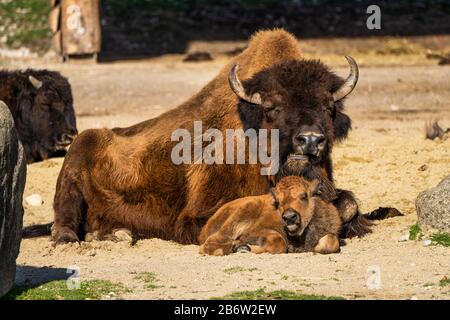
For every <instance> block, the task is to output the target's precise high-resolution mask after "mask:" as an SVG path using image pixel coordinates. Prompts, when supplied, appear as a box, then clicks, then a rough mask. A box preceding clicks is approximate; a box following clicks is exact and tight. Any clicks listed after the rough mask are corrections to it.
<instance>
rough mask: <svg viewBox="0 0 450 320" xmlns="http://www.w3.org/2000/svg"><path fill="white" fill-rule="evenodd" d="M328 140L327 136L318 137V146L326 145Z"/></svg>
mask: <svg viewBox="0 0 450 320" xmlns="http://www.w3.org/2000/svg"><path fill="white" fill-rule="evenodd" d="M326 140H327V139H326V138H325V136H318V137H317V144H318V145H319V144H324V143H325V141H326Z"/></svg>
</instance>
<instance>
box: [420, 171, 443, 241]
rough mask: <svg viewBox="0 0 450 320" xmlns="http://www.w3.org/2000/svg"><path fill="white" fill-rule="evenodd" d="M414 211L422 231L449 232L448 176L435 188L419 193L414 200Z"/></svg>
mask: <svg viewBox="0 0 450 320" xmlns="http://www.w3.org/2000/svg"><path fill="white" fill-rule="evenodd" d="M416 210H417V216H418V220H419V226H420V227H421V229H422V230H429V229H434V230H437V231H440V232H450V176H448V177H446V178H444V180H442V181H441V182H440V183H439V184H438V185H437V186H436V187H434V188H431V189H428V190H425V191H423V192H421V193H420V194H419V196H418V197H417V199H416Z"/></svg>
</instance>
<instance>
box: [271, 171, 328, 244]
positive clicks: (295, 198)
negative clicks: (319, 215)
mask: <svg viewBox="0 0 450 320" xmlns="http://www.w3.org/2000/svg"><path fill="white" fill-rule="evenodd" d="M319 193H320V191H319V181H318V180H312V181H307V180H306V179H304V178H302V177H299V176H288V177H284V178H282V179H281V180H280V181H279V182H278V184H277V186H276V187H275V189H274V190H273V194H274V199H275V207H277V209H278V211H279V212H280V214H281V218H282V221H283V225H284V228H285V230H286V232H287V233H288V235H289V236H300V235H301V234H302V233H303V231H304V230H305V228H306V227H307V226H308V225H309V223H310V222H311V219H312V217H313V215H314V210H315V201H314V198H315V197H316V195H317V194H319Z"/></svg>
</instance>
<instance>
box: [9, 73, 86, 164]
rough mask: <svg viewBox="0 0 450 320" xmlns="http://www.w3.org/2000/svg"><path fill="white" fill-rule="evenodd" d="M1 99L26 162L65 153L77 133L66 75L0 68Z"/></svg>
mask: <svg viewBox="0 0 450 320" xmlns="http://www.w3.org/2000/svg"><path fill="white" fill-rule="evenodd" d="M0 100H3V101H5V102H6V104H7V105H8V106H9V108H10V110H11V113H12V115H13V117H14V122H15V124H16V127H17V131H18V132H19V135H20V140H21V141H22V144H23V146H24V149H25V153H26V157H27V162H28V163H31V162H35V161H40V160H44V159H47V158H50V157H53V156H63V155H65V153H66V147H67V146H68V145H69V144H70V143H71V142H72V141H73V139H74V137H75V135H76V134H77V128H76V121H75V112H74V110H73V99H72V92H71V88H70V84H69V82H68V81H67V79H66V78H64V77H62V76H61V75H60V74H59V73H58V72H52V71H47V70H31V69H29V70H26V71H12V72H9V71H0Z"/></svg>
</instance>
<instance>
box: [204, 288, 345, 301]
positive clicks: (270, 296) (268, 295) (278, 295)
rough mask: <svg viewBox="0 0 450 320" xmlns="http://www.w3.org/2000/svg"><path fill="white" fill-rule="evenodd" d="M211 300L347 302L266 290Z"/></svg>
mask: <svg viewBox="0 0 450 320" xmlns="http://www.w3.org/2000/svg"><path fill="white" fill-rule="evenodd" d="M211 300H345V299H344V298H343V297H333V296H330V297H326V296H318V295H311V294H303V293H301V292H297V291H289V290H276V291H270V292H266V291H265V290H264V289H258V290H255V291H239V292H233V293H230V294H228V295H225V296H223V297H213V298H211Z"/></svg>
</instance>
